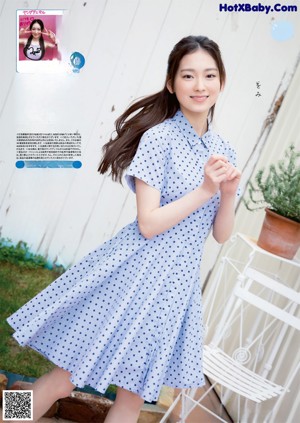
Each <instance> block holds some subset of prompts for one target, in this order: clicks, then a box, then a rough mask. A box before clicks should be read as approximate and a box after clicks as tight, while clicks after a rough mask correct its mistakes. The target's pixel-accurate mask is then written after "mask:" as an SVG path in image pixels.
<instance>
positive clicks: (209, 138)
mask: <svg viewBox="0 0 300 423" xmlns="http://www.w3.org/2000/svg"><path fill="white" fill-rule="evenodd" d="M172 120H173V121H174V122H175V123H176V125H177V126H178V128H179V130H180V132H181V133H182V135H183V136H184V137H185V138H186V139H187V141H188V143H189V144H190V146H191V147H194V146H195V145H199V143H201V144H203V145H204V147H205V148H207V149H210V147H211V146H212V145H213V133H212V128H211V123H208V129H207V131H206V132H205V134H203V135H202V137H199V135H198V134H197V133H196V131H195V129H194V128H193V126H192V125H191V124H190V122H189V121H188V120H187V118H186V117H185V116H184V114H183V113H182V111H181V110H180V109H179V110H177V112H176V113H175V115H174V116H173V118H172Z"/></svg>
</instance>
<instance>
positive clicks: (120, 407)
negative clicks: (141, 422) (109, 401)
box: [104, 387, 144, 423]
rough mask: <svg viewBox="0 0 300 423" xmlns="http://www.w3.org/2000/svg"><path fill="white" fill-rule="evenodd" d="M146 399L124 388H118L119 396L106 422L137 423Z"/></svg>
mask: <svg viewBox="0 0 300 423" xmlns="http://www.w3.org/2000/svg"><path fill="white" fill-rule="evenodd" d="M143 404H144V399H143V398H142V397H140V396H139V395H137V394H135V393H133V392H130V391H128V390H127V389H124V388H120V387H118V388H117V397H116V400H115V402H114V404H113V405H112V406H111V408H110V410H109V412H108V414H107V416H106V419H105V421H104V422H105V423H120V422H122V423H137V421H138V418H139V414H140V410H141V407H142V405H143Z"/></svg>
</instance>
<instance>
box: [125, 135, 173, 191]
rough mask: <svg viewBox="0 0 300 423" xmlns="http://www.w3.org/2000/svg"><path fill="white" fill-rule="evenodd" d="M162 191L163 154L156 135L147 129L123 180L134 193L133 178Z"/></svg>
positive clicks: (163, 174)
mask: <svg viewBox="0 0 300 423" xmlns="http://www.w3.org/2000/svg"><path fill="white" fill-rule="evenodd" d="M135 177H136V178H138V179H141V180H142V181H144V182H146V184H148V185H150V186H151V187H153V188H155V189H157V190H158V191H160V192H162V190H163V186H164V179H165V154H164V150H163V147H162V146H161V144H160V143H159V141H158V137H156V136H155V134H154V133H153V132H152V131H151V130H148V131H146V132H145V133H144V134H143V136H142V137H141V140H140V143H139V146H138V149H137V151H136V154H135V156H134V158H133V160H132V162H131V164H130V166H129V168H128V169H127V172H126V175H125V180H126V182H127V184H128V186H129V188H130V189H131V190H132V191H133V192H134V193H135V180H134V178H135Z"/></svg>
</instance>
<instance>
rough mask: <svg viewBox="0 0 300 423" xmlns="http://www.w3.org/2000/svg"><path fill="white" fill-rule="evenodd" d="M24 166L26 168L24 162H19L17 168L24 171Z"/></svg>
mask: <svg viewBox="0 0 300 423" xmlns="http://www.w3.org/2000/svg"><path fill="white" fill-rule="evenodd" d="M24 166H25V162H23V160H18V161H17V162H16V167H17V168H18V169H22V168H23V167H24Z"/></svg>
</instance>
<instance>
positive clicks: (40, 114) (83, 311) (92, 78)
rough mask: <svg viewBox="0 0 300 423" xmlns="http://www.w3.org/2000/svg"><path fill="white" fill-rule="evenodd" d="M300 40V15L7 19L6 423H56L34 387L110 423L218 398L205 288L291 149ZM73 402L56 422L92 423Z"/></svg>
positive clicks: (59, 4)
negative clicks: (253, 193) (39, 383)
mask: <svg viewBox="0 0 300 423" xmlns="http://www.w3.org/2000/svg"><path fill="white" fill-rule="evenodd" d="M299 24H300V12H299V2H297V1H296V0H291V1H286V0H285V1H282V2H281V3H276V2H272V1H270V2H269V3H268V4H267V3H266V2H257V1H254V0H249V1H248V2H246V3H234V2H232V1H211V0H197V1H196V0H184V1H181V0H175V1H169V0H166V1H161V0H152V1H148V0H124V1H122V2H121V1H119V0H105V1H104V0H87V1H83V0H82V1H79V0H78V1H77V0H76V1H74V0H73V1H71V0H61V1H50V0H43V1H38V2H37V1H34V0H27V1H2V2H0V33H1V37H0V40H1V41H0V42H1V51H2V60H3V65H2V67H1V80H0V127H1V131H0V134H1V141H0V304H1V306H0V310H1V316H0V322H1V324H0V328H1V329H0V330H1V349H0V351H1V354H0V383H1V386H2V388H3V390H4V391H5V393H6V392H8V393H7V394H6V396H5V395H4V394H3V402H2V410H3V416H2V418H3V421H6V420H7V421H9V420H10V419H15V421H17V419H18V418H19V419H23V420H24V419H25V420H26V418H27V417H28V419H29V420H30V419H31V420H32V419H33V421H37V420H38V419H40V418H41V417H42V416H43V415H45V414H46V412H47V410H48V409H50V405H51V404H48V402H46V400H45V401H44V407H46V410H44V411H43V413H42V414H40V415H38V412H37V411H35V406H36V407H37V404H38V400H36V403H35V400H34V392H35V391H34V390H35V388H32V387H33V384H34V382H35V381H36V380H39V378H40V377H41V376H43V375H45V374H49V375H53V372H54V371H58V372H60V373H59V374H58V378H62V379H61V380H62V381H63V380H64V382H62V383H65V386H66V390H68V389H69V390H70V393H68V394H67V395H65V397H69V398H71V397H72V395H73V397H74V398H75V397H76V400H78V401H82V402H83V404H86V401H85V400H84V399H83V396H84V395H91V397H88V398H93V400H94V399H95V397H96V400H95V401H97V400H99V398H101V399H102V401H103V404H104V406H103V407H104V410H105V412H104V414H103V415H101V416H100V415H99V414H97V412H96V411H95V413H96V414H95V415H93V417H88V419H90V421H99V422H100V421H104V419H105V416H106V415H107V413H108V412H110V413H113V412H115V413H117V412H118V411H117V407H112V404H116V401H115V398H116V394H117V392H124V391H125V392H126V395H129V394H128V391H130V392H131V393H134V394H136V396H135V398H137V404H138V405H139V406H140V409H141V413H146V411H145V410H144V408H143V407H144V406H143V405H141V401H142V402H143V403H144V402H146V403H148V406H152V407H157V408H156V409H155V410H154V408H153V409H151V410H150V411H151V412H153V413H154V412H156V413H160V414H158V416H159V418H160V419H162V418H163V415H164V414H165V412H166V410H167V409H168V407H170V406H171V404H173V401H174V400H175V398H176V397H177V395H178V393H179V392H181V390H182V389H188V388H195V389H197V388H199V389H200V388H201V386H202V385H203V384H204V383H205V380H204V375H203V372H202V358H201V357H202V346H203V336H204V335H203V331H204V323H202V304H201V287H202V286H204V285H205V283H206V282H207V281H208V276H209V274H210V273H211V272H212V270H213V268H214V265H215V263H216V260H217V256H218V254H219V252H220V248H221V244H223V243H224V242H226V241H227V240H228V239H229V238H230V236H231V234H232V233H233V232H232V231H233V229H232V231H231V230H230V228H231V227H233V213H234V207H235V206H234V204H235V205H237V204H239V207H240V209H239V210H241V208H242V206H241V202H242V198H243V196H244V191H245V189H246V185H247V183H248V181H249V179H250V178H251V177H252V173H253V169H254V168H255V165H256V163H257V161H258V160H259V156H260V154H261V152H262V151H263V152H266V151H272V148H273V149H275V148H277V147H275V146H273V147H272V145H271V142H270V140H271V138H268V135H269V132H270V131H271V130H272V126H273V124H274V122H275V121H276V118H277V116H278V115H279V114H280V113H285V109H282V108H281V106H282V105H283V104H287V101H289V102H290V103H289V104H292V101H293V98H294V97H293V95H292V96H291V97H288V98H291V99H290V100H287V101H286V103H284V102H285V99H286V98H287V97H285V96H286V93H287V92H289V91H288V90H289V88H290V87H292V86H294V85H292V83H293V78H295V77H296V76H297V69H298V60H299V41H298V40H299V28H300V25H299ZM188 37H190V38H188ZM180 40H183V41H182V44H179V42H180ZM294 81H295V79H294ZM297 90H298V88H297ZM290 93H291V92H290ZM289 95H291V94H289ZM295 95H296V93H295ZM295 98H296V97H295ZM289 107H290V106H289ZM290 141H291V140H289V139H285V138H284V136H283V137H282V148H284V147H286V148H287V147H288V145H289V144H290ZM108 143H109V144H108ZM295 143H296V145H297V149H299V140H296V139H295ZM297 143H298V144H297ZM274 151H275V150H274ZM209 160H210V161H209ZM226 172H227V173H226ZM214 178H217V180H216V179H214ZM224 181H225V182H224ZM120 182H121V183H120ZM222 182H224V184H223V185H222ZM225 197H227V198H229V197H230V201H229V200H228V203H227V202H226V200H224V198H225ZM224 201H225V203H226V207H225V206H222V207H220V204H221V205H223V204H224ZM175 202H177V203H175ZM229 203H230V206H229ZM227 207H228V208H227ZM229 209H230V210H231V212H230V213H229V212H228V213H227V212H226V210H227V211H228V210H229ZM219 210H221V211H220V213H219ZM224 210H225V211H224ZM218 213H219V214H218ZM222 213H224V216H223V217H222ZM241 213H243V212H242V211H241ZM220 215H221V218H220V217H218V216H220ZM222 219H223V220H222ZM252 219H253V225H258V222H257V220H256V218H255V216H254V215H253V216H252ZM219 220H222V224H218V221H219ZM235 230H237V231H238V230H239V228H238V227H235ZM206 239H207V242H206V243H205V241H206ZM204 243H205V246H204ZM185 284H187V285H185ZM7 319H8V320H7ZM55 345H56V346H55ZM292 348H294V347H292ZM57 368H58V369H59V370H55V369H57ZM279 373H280V372H279ZM58 380H60V379H58ZM35 386H36V385H35ZM121 388H123V391H121ZM49 389H50V388H49ZM291 390H292V391H291V392H290V394H289V399H288V400H287V402H286V403H285V404H282V405H281V406H280V407H281V408H280V409H279V408H278V409H279V411H278V412H281V413H285V415H287V416H288V415H289V413H290V415H289V421H292V420H293V418H294V416H295V415H296V414H295V413H296V412H297V410H295V408H293V407H292V406H291V404H292V403H293V401H296V399H297V395H298V393H297V392H296V391H295V390H293V388H291ZM9 391H11V393H9ZM22 391H24V392H23V394H22ZM72 391H73V393H72V395H71V392H72ZM12 392H14V395H13V393H12ZM25 392H26V393H27V396H26V397H25ZM32 393H33V394H32ZM18 394H20V395H19V396H18ZM53 395H54V394H53ZM57 395H58V396H57V399H56V400H55V401H56V402H55V401H54V400H53V402H55V403H56V408H55V410H54V411H52V414H51V413H50V414H48V416H54V415H55V416H56V417H59V419H64V418H65V419H68V420H71V421H79V420H76V418H78V416H76V415H75V414H76V413H73V414H72V412H69V411H68V412H65V414H63V413H62V414H59V411H58V410H59V409H60V408H59V406H60V404H66V402H65V403H63V399H62V397H59V394H57ZM76 395H77V396H76ZM80 395H81V396H80ZM119 395H120V398H121V394H119ZM124 395H125V394H124ZM54 396H55V395H54ZM49 397H50V395H49ZM126 398H127V397H126ZM128 398H131V397H128ZM141 398H142V400H141ZM234 398H235V399H234V401H237V400H236V397H234ZM4 401H6V403H4ZM49 401H50V400H49ZM105 401H106V402H105ZM42 402H43V401H42ZM17 403H19V404H20V407H18V408H17V407H16V404H17ZM21 404H23V405H22V406H21ZM232 404H233V406H231V407H230V405H229V407H228V413H229V414H230V415H231V417H232V419H233V420H236V419H237V408H236V402H233V403H232ZM48 405H49V406H48ZM73 405H74V404H73ZM63 407H64V406H61V409H63ZM65 407H66V409H67V405H66V406H65ZM178 407H179V406H177V407H175V408H174V410H173V412H172V413H173V417H174V416H177V417H178V416H179V413H180V410H179V409H178ZM198 408H199V407H196V409H198ZM110 409H111V410H115V411H109V410H110ZM140 409H139V410H138V412H139V411H140ZM18 410H23V411H22V412H21V411H18ZM258 410H259V411H258V413H259V417H260V420H261V421H263V418H264V417H265V416H266V415H267V413H268V412H269V411H270V405H268V404H264V405H262V406H261V408H259V409H258ZM194 412H195V413H196V411H194ZM22 413H23V414H22ZM68 413H69V414H68ZM217 413H218V411H217ZM140 416H141V414H140ZM193 416H196V417H193V418H195V419H196V420H195V421H201V420H200V417H199V416H200V415H199V416H198V415H196V414H195V415H193ZM83 418H84V417H83ZM174 418H176V417H174ZM178 418H179V417H178ZM201 418H203V416H202V417H201ZM223 418H224V414H223ZM36 419H37V420H36ZM92 419H96V420H92ZM97 419H98V420H97ZM101 419H102V420H101ZM23 420H22V421H23ZM41 421H42V420H41ZM80 421H83V420H80ZM157 421H159V420H157Z"/></svg>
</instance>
